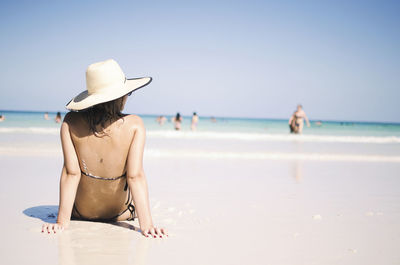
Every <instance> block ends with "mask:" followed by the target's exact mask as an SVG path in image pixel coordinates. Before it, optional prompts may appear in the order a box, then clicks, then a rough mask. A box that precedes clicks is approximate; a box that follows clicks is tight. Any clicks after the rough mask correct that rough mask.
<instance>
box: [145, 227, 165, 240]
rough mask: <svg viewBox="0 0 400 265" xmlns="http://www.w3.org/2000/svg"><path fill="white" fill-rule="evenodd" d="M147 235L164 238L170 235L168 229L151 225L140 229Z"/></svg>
mask: <svg viewBox="0 0 400 265" xmlns="http://www.w3.org/2000/svg"><path fill="white" fill-rule="evenodd" d="M140 230H141V231H142V234H143V235H144V236H145V237H154V238H163V237H168V232H167V229H165V228H158V227H154V226H150V227H148V228H144V229H142V228H141V229H140Z"/></svg>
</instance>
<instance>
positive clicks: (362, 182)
mask: <svg viewBox="0 0 400 265" xmlns="http://www.w3.org/2000/svg"><path fill="white" fill-rule="evenodd" d="M24 137H27V136H24ZM17 138H18V139H19V140H18V141H17V140H15V141H14V142H13V144H7V143H5V142H3V143H2V144H1V146H0V172H1V177H2V179H3V181H2V185H0V196H1V197H0V205H1V209H2V212H3V218H2V219H1V221H0V233H1V235H2V236H1V246H0V260H1V264H57V263H59V264H97V265H99V264H374V265H376V264H385V265H388V264H399V262H400V188H399V187H400V185H399V184H400V175H399V172H400V163H399V162H398V161H397V160H396V159H397V158H396V159H394V160H390V159H392V158H390V157H398V156H396V155H397V154H398V151H396V152H392V151H391V152H390V153H386V151H385V150H386V149H387V148H389V149H390V150H392V149H396V148H397V150H398V145H394V146H391V147H387V146H383V145H382V146H378V147H377V146H375V145H374V146H370V148H367V147H365V146H363V145H354V146H352V147H349V146H347V145H345V146H342V147H340V148H339V147H338V146H337V145H335V147H333V146H332V147H330V146H329V145H328V144H324V145H323V146H320V145H318V146H309V145H306V146H302V147H301V148H300V149H299V147H298V145H296V147H290V146H289V145H290V143H273V144H272V143H271V145H270V146H262V148H263V149H264V151H265V152H267V153H268V152H269V153H272V154H276V153H280V154H284V157H283V158H282V157H281V158H279V157H278V158H277V159H274V158H271V157H247V158H246V157H230V158H229V157H227V156H224V153H226V152H231V153H232V152H234V153H238V152H239V153H243V152H247V153H251V154H254V152H259V151H260V148H261V147H260V146H258V145H253V146H252V145H251V144H250V145H249V147H248V148H247V144H246V143H233V142H226V141H225V140H221V141H220V142H219V141H213V143H212V145H207V144H206V143H205V142H200V143H199V142H197V141H196V142H194V141H192V142H190V139H189V140H186V141H183V140H182V141H180V142H179V141H177V139H175V138H174V139H169V140H165V139H164V140H163V141H162V143H161V142H160V141H161V140H160V139H157V138H151V137H150V138H149V140H148V150H156V151H157V152H158V154H161V155H154V153H151V152H150V151H149V152H148V153H147V154H146V157H145V169H146V173H147V177H148V179H149V186H150V197H151V203H152V208H153V210H152V212H153V217H154V221H155V222H156V223H157V224H159V225H163V226H165V227H167V228H168V229H169V231H170V234H171V236H170V238H169V239H147V238H144V237H143V236H141V234H140V233H139V232H137V231H135V230H132V229H133V228H134V227H138V223H137V221H135V222H126V223H121V224H119V225H115V224H106V223H91V222H81V221H73V222H72V225H71V227H70V229H69V230H67V231H65V232H64V233H62V234H60V235H51V236H48V235H43V234H41V233H40V227H41V224H42V220H41V219H40V218H42V219H45V220H49V221H54V219H55V218H54V217H53V216H55V215H56V212H57V203H58V180H59V173H60V170H61V164H62V157H61V153H60V150H59V144H58V142H57V141H58V139H57V136H54V137H53V136H49V137H48V138H47V139H46V140H45V141H44V142H43V141H42V140H43V139H41V141H38V140H32V139H29V138H28V139H26V141H25V142H21V141H20V136H17ZM24 139H25V138H24ZM174 146H177V147H176V148H174ZM319 147H320V148H319ZM346 148H347V149H346ZM385 148H386V149H385ZM172 149H173V150H174V152H175V153H174V152H171V150H172ZM367 149H368V150H367ZM293 150H294V151H293ZM308 150H312V152H313V154H335V155H339V156H340V155H341V154H351V155H355V156H358V157H366V156H367V157H370V156H379V157H386V158H388V157H389V160H385V159H384V160H379V159H378V160H376V161H380V162H376V161H375V160H374V159H372V160H371V159H370V160H365V159H364V160H362V159H361V160H357V159H352V158H351V157H350V158H347V159H342V160H340V159H325V160H324V159H304V157H303V159H301V157H299V155H304V154H306V155H307V154H309V152H307V151H308ZM318 150H321V151H320V153H318ZM354 150H358V151H357V152H356V151H354ZM211 151H212V152H217V153H223V154H222V155H220V156H218V157H207V156H206V155H196V154H202V152H203V153H204V152H211ZM347 151H348V152H347ZM153 152H155V151H153ZM188 152H189V153H191V154H192V155H191V156H189V157H187V156H186V155H185V154H188ZM171 154H172V155H171ZM285 154H286V155H293V154H294V155H295V156H294V157H287V156H285ZM393 154H394V155H393ZM296 155H297V157H296ZM343 160H345V161H343ZM30 215H33V217H30Z"/></svg>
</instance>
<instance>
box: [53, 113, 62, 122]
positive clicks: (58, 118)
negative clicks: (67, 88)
mask: <svg viewBox="0 0 400 265" xmlns="http://www.w3.org/2000/svg"><path fill="white" fill-rule="evenodd" d="M54 121H55V122H56V123H60V122H61V113H60V112H57V115H56V118H55V119H54Z"/></svg>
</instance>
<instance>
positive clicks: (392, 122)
mask: <svg viewBox="0 0 400 265" xmlns="http://www.w3.org/2000/svg"><path fill="white" fill-rule="evenodd" d="M0 112H32V113H43V114H44V113H46V112H47V113H57V112H60V113H64V114H66V113H68V112H70V111H41V110H5V109H0ZM137 115H143V116H172V117H173V116H175V114H149V113H137ZM182 116H183V117H191V115H182ZM199 117H200V118H201V117H208V118H216V119H251V120H279V121H285V120H289V119H288V118H271V117H269V118H267V117H263V118H257V117H235V116H218V115H215V116H214V115H204V116H201V115H199ZM309 120H310V121H312V122H318V121H321V122H335V123H341V122H345V123H374V124H385V125H400V122H395V121H366V120H358V121H357V120H331V119H309Z"/></svg>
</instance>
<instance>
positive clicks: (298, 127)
mask: <svg viewBox="0 0 400 265" xmlns="http://www.w3.org/2000/svg"><path fill="white" fill-rule="evenodd" d="M304 120H306V123H307V127H310V121H309V120H308V117H307V115H306V113H305V112H304V110H303V106H301V105H300V104H299V105H297V110H296V111H295V112H294V113H293V115H292V116H291V117H290V119H289V127H290V133H296V134H301V133H302V132H303V127H304Z"/></svg>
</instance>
